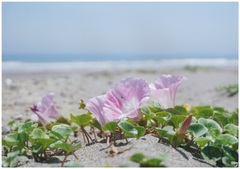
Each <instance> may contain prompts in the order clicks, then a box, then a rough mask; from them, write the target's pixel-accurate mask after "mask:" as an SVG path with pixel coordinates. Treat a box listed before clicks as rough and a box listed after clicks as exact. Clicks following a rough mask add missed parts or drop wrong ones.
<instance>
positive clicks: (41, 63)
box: [2, 54, 238, 73]
mask: <svg viewBox="0 0 240 169" xmlns="http://www.w3.org/2000/svg"><path fill="white" fill-rule="evenodd" d="M185 66H201V67H219V66H226V67H235V66H238V57H237V56H228V57H218V56H216V57H212V56H211V57H208V56H168V55H164V56H161V55H72V54H59V55H4V54H3V56H2V72H3V73H5V72H13V73H17V72H19V73H21V72H49V71H54V72H62V71H114V70H117V71H121V70H129V69H130V70H132V69H141V70H159V69H169V68H170V69H171V68H181V67H185Z"/></svg>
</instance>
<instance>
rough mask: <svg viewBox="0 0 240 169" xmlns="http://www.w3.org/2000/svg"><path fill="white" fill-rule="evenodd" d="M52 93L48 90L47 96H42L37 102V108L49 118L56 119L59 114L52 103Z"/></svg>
mask: <svg viewBox="0 0 240 169" xmlns="http://www.w3.org/2000/svg"><path fill="white" fill-rule="evenodd" d="M53 97H54V93H52V92H50V93H49V94H48V95H47V96H44V97H43V98H42V101H41V102H40V103H38V105H37V108H38V110H39V111H40V112H42V113H43V114H45V115H46V116H48V117H49V118H53V119H57V118H58V117H59V116H60V114H59V112H58V111H57V110H56V108H55V106H54V103H53Z"/></svg>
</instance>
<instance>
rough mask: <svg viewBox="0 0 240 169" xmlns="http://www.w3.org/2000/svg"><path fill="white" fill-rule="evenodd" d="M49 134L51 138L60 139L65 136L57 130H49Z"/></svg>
mask: <svg viewBox="0 0 240 169" xmlns="http://www.w3.org/2000/svg"><path fill="white" fill-rule="evenodd" d="M48 135H49V136H50V138H54V139H59V140H62V139H64V137H63V136H62V135H61V134H60V133H58V132H55V131H49V134H48Z"/></svg>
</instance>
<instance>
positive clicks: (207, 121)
mask: <svg viewBox="0 0 240 169" xmlns="http://www.w3.org/2000/svg"><path fill="white" fill-rule="evenodd" d="M198 123H200V124H202V125H204V126H205V127H207V128H208V130H211V129H217V130H218V131H219V132H220V133H222V128H221V126H220V125H219V124H218V123H217V122H216V121H214V120H212V119H204V118H199V119H198Z"/></svg>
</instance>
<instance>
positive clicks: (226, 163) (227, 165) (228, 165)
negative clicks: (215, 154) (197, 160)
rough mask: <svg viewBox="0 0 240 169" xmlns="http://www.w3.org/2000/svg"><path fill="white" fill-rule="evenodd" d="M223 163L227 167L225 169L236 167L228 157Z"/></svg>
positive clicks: (224, 158) (223, 159)
mask: <svg viewBox="0 0 240 169" xmlns="http://www.w3.org/2000/svg"><path fill="white" fill-rule="evenodd" d="M222 163H223V164H224V165H225V167H234V164H232V163H231V160H230V159H229V158H227V157H223V158H222Z"/></svg>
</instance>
